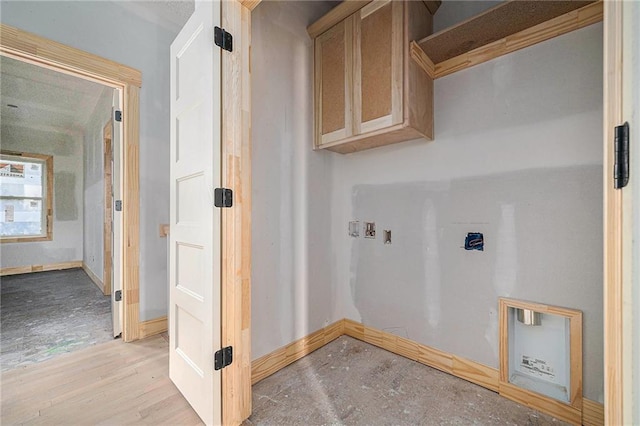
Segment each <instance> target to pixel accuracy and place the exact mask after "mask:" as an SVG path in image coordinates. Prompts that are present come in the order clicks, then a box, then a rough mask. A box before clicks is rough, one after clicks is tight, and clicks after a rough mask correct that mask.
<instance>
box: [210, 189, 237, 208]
mask: <svg viewBox="0 0 640 426" xmlns="http://www.w3.org/2000/svg"><path fill="white" fill-rule="evenodd" d="M213 204H214V205H215V206H216V207H233V191H232V190H230V189H227V188H216V189H215V190H214V191H213Z"/></svg>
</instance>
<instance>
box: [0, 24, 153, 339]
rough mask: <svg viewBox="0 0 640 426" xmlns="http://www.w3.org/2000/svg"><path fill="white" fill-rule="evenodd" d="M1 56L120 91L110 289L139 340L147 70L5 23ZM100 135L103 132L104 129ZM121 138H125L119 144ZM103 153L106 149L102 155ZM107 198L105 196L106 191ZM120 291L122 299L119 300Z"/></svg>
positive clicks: (125, 333)
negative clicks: (116, 237) (142, 105)
mask: <svg viewBox="0 0 640 426" xmlns="http://www.w3.org/2000/svg"><path fill="white" fill-rule="evenodd" d="M0 55H1V56H2V57H3V58H4V57H7V58H11V59H15V60H18V61H21V62H26V63H30V64H33V65H38V66H40V67H43V68H45V69H49V70H53V71H56V72H59V73H62V74H66V75H71V76H75V77H78V78H80V79H83V80H86V81H90V82H93V83H98V84H101V85H103V86H107V87H108V88H110V90H112V94H114V93H115V94H117V95H115V96H113V101H114V102H115V103H112V105H116V107H117V108H118V109H119V111H120V113H119V114H118V117H117V118H118V119H119V120H118V119H116V120H115V121H118V122H119V123H120V124H119V126H118V128H119V131H117V132H114V133H113V134H112V146H113V147H114V148H115V147H121V149H119V150H118V152H117V153H114V159H118V160H119V161H120V164H119V165H118V166H119V167H120V168H121V172H120V174H118V175H114V189H115V188H117V187H119V188H120V193H118V194H115V193H114V198H116V199H118V200H120V201H121V203H120V206H124V207H123V208H122V211H121V214H120V215H114V218H116V219H117V220H115V221H114V225H113V226H114V232H115V230H116V229H119V231H118V232H121V238H120V242H119V243H116V244H113V250H114V253H113V256H114V257H118V259H120V261H119V262H114V267H115V266H116V265H118V266H119V269H118V270H114V272H113V275H114V276H115V275H118V276H119V277H121V279H120V280H119V281H118V280H114V283H119V285H120V286H121V288H115V287H114V286H113V285H112V288H111V289H110V290H111V297H112V298H113V299H114V300H113V302H112V303H115V302H117V304H116V305H115V306H117V308H118V315H113V319H114V323H115V320H116V319H118V320H119V321H120V324H121V326H122V339H123V340H124V341H125V342H128V341H133V340H137V339H138V338H139V335H140V324H139V305H140V303H139V223H140V221H139V214H140V207H139V164H138V158H139V93H140V87H141V85H142V77H141V74H140V72H139V71H137V70H135V69H133V68H129V67H127V66H125V65H122V64H119V63H116V62H113V61H110V60H107V59H104V58H101V57H99V56H96V55H93V54H90V53H87V52H84V51H81V50H79V49H75V48H72V47H69V46H66V45H63V44H60V43H57V42H54V41H51V40H48V39H46V38H43V37H39V36H36V35H34V34H31V33H27V32H25V31H22V30H19V29H17V28H13V27H10V26H7V25H3V24H0ZM114 128H115V126H114ZM100 134H101V137H102V128H100ZM116 137H117V138H119V141H121V142H118V143H116V142H115V138H116ZM102 155H103V153H102V151H101V150H100V151H99V158H100V159H101V160H102ZM116 181H117V182H116ZM100 192H102V191H100ZM101 197H102V198H101V200H104V198H103V195H101ZM100 217H101V218H102V214H101V215H100ZM102 225H103V222H102V221H101V226H102ZM125 242H126V243H125ZM3 254H4V253H3ZM56 266H57V265H55V264H54V265H53V266H48V267H44V266H43V265H36V266H35V267H34V268H31V270H30V271H28V272H31V271H38V270H40V271H44V270H46V269H59V268H57V267H56ZM76 266H82V265H81V264H80V265H76ZM25 272H27V271H25ZM116 296H118V299H119V300H115V299H116Z"/></svg>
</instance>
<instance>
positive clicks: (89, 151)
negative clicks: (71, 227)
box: [82, 88, 113, 280]
mask: <svg viewBox="0 0 640 426" xmlns="http://www.w3.org/2000/svg"><path fill="white" fill-rule="evenodd" d="M112 104H113V89H110V88H105V89H104V91H103V92H102V95H101V96H100V99H99V100H98V103H97V104H96V107H95V109H94V111H93V114H92V115H91V117H90V118H89V122H88V123H87V125H86V128H85V133H84V138H83V145H84V157H83V161H84V174H83V182H84V232H83V241H84V242H83V256H82V261H83V262H84V263H85V265H87V268H89V269H90V270H91V271H92V272H93V273H94V274H95V275H96V276H97V277H98V278H100V279H101V280H102V279H103V278H104V167H105V165H104V126H105V125H106V124H107V122H108V121H109V120H110V118H111V107H112ZM108 167H111V165H108Z"/></svg>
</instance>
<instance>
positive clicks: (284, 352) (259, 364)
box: [251, 320, 344, 385]
mask: <svg viewBox="0 0 640 426" xmlns="http://www.w3.org/2000/svg"><path fill="white" fill-rule="evenodd" d="M343 334H344V320H340V321H336V322H334V323H333V324H330V325H328V326H326V327H324V328H321V329H320V330H318V331H315V332H313V333H311V334H309V335H308V336H306V337H303V338H302V339H298V340H296V341H295V342H293V343H290V344H288V345H286V346H283V347H281V348H280V349H276V350H275V351H273V352H271V353H269V354H266V355H264V356H262V357H260V358H258V359H256V360H254V361H253V362H252V363H251V384H252V385H254V384H256V383H258V382H259V381H260V380H262V379H264V378H266V377H269V376H270V375H272V374H273V373H275V372H277V371H279V370H282V369H283V368H284V367H286V366H287V365H289V364H291V363H293V362H295V361H297V360H299V359H300V358H302V357H304V356H306V355H309V354H310V353H311V352H313V351H315V350H316V349H320V348H321V347H323V346H324V345H326V344H327V343H329V342H331V341H333V340H335V339H337V338H338V337H340V336H342V335H343Z"/></svg>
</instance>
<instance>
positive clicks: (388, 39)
mask: <svg viewBox="0 0 640 426" xmlns="http://www.w3.org/2000/svg"><path fill="white" fill-rule="evenodd" d="M348 3H354V2H344V3H343V4H341V5H339V6H337V7H336V8H335V9H334V10H332V11H331V12H329V14H328V15H327V16H329V15H330V14H332V13H334V14H335V12H336V10H339V8H344V7H348V8H351V9H352V10H349V11H348V12H350V13H351V14H350V15H349V16H347V17H345V18H343V19H342V20H341V21H339V22H337V23H336V24H334V25H333V26H331V27H330V28H328V29H326V30H325V31H323V32H322V33H321V34H319V35H317V37H316V38H315V143H314V147H315V148H316V149H329V150H331V151H336V152H340V153H343V154H345V153H350V152H355V151H361V150H364V149H369V148H374V147H378V146H382V145H388V144H392V143H396V142H402V141H406V140H411V139H418V138H425V139H432V138H433V80H432V78H431V77H429V75H428V74H427V71H426V70H425V69H424V66H423V64H420V63H419V61H416V60H414V59H412V56H411V53H410V47H411V45H410V42H411V41H412V40H419V39H421V38H423V37H425V36H427V35H429V34H430V33H431V28H432V15H431V13H430V12H429V10H428V9H427V7H426V6H425V4H424V3H423V2H417V1H406V2H405V1H389V0H380V1H372V2H359V4H360V8H358V9H357V10H355V12H353V9H354V5H353V4H348ZM323 19H326V18H325V17H323V18H321V19H320V21H318V22H319V23H321V21H322V20H323ZM314 25H315V24H314ZM312 27H313V25H312V26H311V27H310V33H311V28H312Z"/></svg>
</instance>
